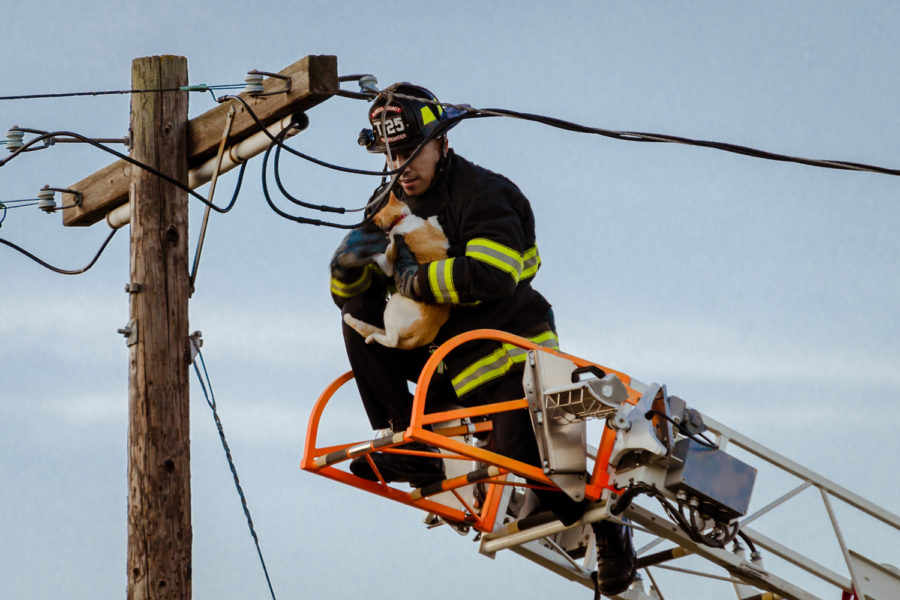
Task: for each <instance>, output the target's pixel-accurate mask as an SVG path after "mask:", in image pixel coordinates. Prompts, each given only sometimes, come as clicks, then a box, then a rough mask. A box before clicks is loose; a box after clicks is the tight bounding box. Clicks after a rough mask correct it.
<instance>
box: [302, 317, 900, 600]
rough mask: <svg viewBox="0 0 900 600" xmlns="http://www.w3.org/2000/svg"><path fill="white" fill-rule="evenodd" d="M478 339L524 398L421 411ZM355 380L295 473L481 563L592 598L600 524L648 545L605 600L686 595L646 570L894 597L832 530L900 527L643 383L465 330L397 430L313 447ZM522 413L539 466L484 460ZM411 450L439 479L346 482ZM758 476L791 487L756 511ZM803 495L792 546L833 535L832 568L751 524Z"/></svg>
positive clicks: (501, 335) (741, 595)
mask: <svg viewBox="0 0 900 600" xmlns="http://www.w3.org/2000/svg"><path fill="white" fill-rule="evenodd" d="M476 339H491V340H496V341H498V342H501V343H502V344H503V345H504V348H506V349H507V352H508V353H509V354H510V356H511V358H512V360H515V361H517V362H518V361H521V362H523V364H524V375H523V388H524V390H525V398H521V399H513V400H507V401H502V402H497V403H494V404H489V405H483V406H476V407H459V406H438V407H433V406H428V405H427V404H426V401H425V399H426V395H427V390H428V386H429V383H430V381H431V378H432V376H433V374H434V373H435V371H436V370H437V369H438V368H439V366H440V365H441V363H442V361H443V360H444V358H445V357H446V356H447V354H449V353H450V352H451V351H452V350H453V349H455V348H457V347H459V346H460V345H461V344H464V343H466V342H469V341H472V340H476ZM352 378H353V374H352V372H349V373H345V374H344V375H342V376H340V377H338V378H337V379H336V380H335V381H334V382H332V383H331V384H330V385H329V386H328V387H327V388H326V389H325V390H324V391H323V392H322V394H321V395H320V396H319V398H318V400H317V401H316V404H315V406H314V408H313V410H312V413H311V415H310V420H309V424H308V427H307V437H306V444H305V448H304V456H303V458H302V461H301V468H302V469H304V470H307V471H310V472H313V473H317V474H319V475H322V476H325V477H328V478H331V479H334V480H336V481H339V482H341V483H344V484H347V485H350V486H353V487H356V488H358V489H361V490H364V491H366V492H370V493H372V494H376V495H379V496H382V497H384V498H387V499H390V500H393V501H396V502H399V503H402V504H406V505H408V506H411V507H415V508H418V509H420V510H422V511H425V513H426V516H425V523H426V526H428V527H435V526H437V525H444V524H446V525H448V526H450V527H452V528H453V529H455V530H456V531H458V532H459V533H461V534H464V535H468V534H469V533H470V532H472V531H474V532H475V537H474V539H475V540H476V541H477V542H478V543H479V552H480V553H481V554H483V555H485V556H488V557H491V558H493V557H494V555H495V554H496V553H497V552H499V551H501V550H511V551H512V552H515V553H517V554H519V555H521V556H523V557H524V558H526V559H528V560H530V561H532V562H534V563H536V564H538V565H540V566H542V567H544V568H546V569H549V570H550V571H552V572H554V573H557V574H559V575H561V576H563V577H565V578H566V579H569V580H572V581H575V582H578V583H581V584H583V585H584V586H586V587H588V588H591V589H594V588H595V582H594V579H593V578H592V572H593V571H594V568H593V566H594V565H595V564H596V549H595V544H594V540H593V532H592V528H591V527H590V524H591V523H593V522H596V521H600V520H602V519H610V520H613V521H615V522H619V523H625V524H626V525H628V526H629V527H632V529H633V530H634V531H636V532H640V534H641V536H642V537H643V538H646V539H647V540H648V541H647V542H646V543H645V544H643V545H642V546H639V547H638V548H637V555H638V557H637V566H638V576H637V577H636V579H635V582H634V583H633V584H632V585H631V587H630V588H629V589H628V590H627V591H625V592H623V593H621V594H619V595H618V596H615V597H614V598H615V599H616V600H672V599H673V598H678V597H682V598H693V597H694V596H693V595H691V594H682V595H680V596H673V595H671V594H670V593H667V592H664V591H663V590H661V589H660V585H659V583H658V581H657V580H656V578H654V576H653V571H654V570H656V569H666V570H667V573H672V572H675V573H682V574H684V575H685V576H689V577H696V576H702V577H707V578H711V579H714V580H721V581H722V582H723V583H722V584H721V585H724V586H726V588H728V595H726V594H724V593H719V594H718V595H717V597H719V598H725V597H729V596H730V597H735V598H737V599H738V600H777V599H790V600H862V599H863V598H868V599H869V600H897V599H900V569H898V568H897V567H896V566H894V565H892V564H889V563H888V562H886V561H885V557H881V560H874V559H872V558H869V557H867V556H865V555H863V554H862V553H861V552H859V551H857V550H854V549H852V548H850V547H849V546H848V543H847V541H846V537H845V534H844V531H845V529H844V528H842V525H841V519H842V518H843V519H845V520H847V511H851V515H850V517H849V520H850V522H852V523H854V524H855V523H856V519H857V517H859V516H860V515H865V516H866V518H868V519H873V520H874V522H876V523H877V525H878V526H879V528H880V529H881V530H882V531H884V530H885V528H887V531H891V532H892V533H893V534H897V533H898V532H900V517H898V516H897V515H896V514H893V513H891V512H890V511H888V510H885V509H884V508H881V507H879V506H877V505H875V504H874V503H872V502H869V501H867V500H865V499H864V498H862V497H860V496H859V495H858V494H856V493H854V492H852V491H850V490H849V489H846V488H844V487H842V486H840V485H838V484H836V483H834V482H832V481H830V480H828V479H826V478H825V477H822V476H821V475H819V474H817V473H815V472H813V471H812V470H810V469H807V468H804V467H802V466H801V465H799V464H797V463H795V462H793V461H791V460H789V459H788V458H786V457H784V456H782V455H780V454H778V453H776V452H774V451H772V450H770V449H769V448H767V447H765V446H764V445H762V444H760V443H758V442H755V441H753V440H751V439H750V438H748V437H746V436H744V435H742V434H740V433H738V432H737V431H734V430H733V429H731V428H729V427H727V426H726V425H724V424H722V423H719V422H718V421H716V420H714V419H713V418H711V417H709V416H707V415H704V414H702V413H700V412H699V411H697V410H695V409H693V408H691V407H690V406H688V404H687V403H686V402H685V401H684V400H682V399H681V398H679V397H677V396H675V395H670V394H669V393H668V390H667V389H666V387H665V386H664V385H660V384H656V383H650V384H646V383H643V382H641V381H638V380H637V379H635V378H633V377H630V376H629V375H627V374H625V373H623V372H620V371H616V370H614V369H611V368H608V367H605V366H602V365H599V364H596V363H593V362H591V361H588V360H585V359H583V358H580V357H576V356H573V355H569V354H565V353H562V352H558V351H555V350H552V349H549V348H547V347H543V346H540V345H537V344H535V343H533V342H531V341H529V340H526V339H524V338H520V337H517V336H514V335H511V334H509V333H505V332H501V331H497V330H489V329H482V330H476V331H471V332H467V333H464V334H461V335H459V336H456V337H454V338H452V339H450V340H448V341H447V342H445V343H444V344H443V345H441V346H440V347H439V348H438V349H437V350H435V351H434V353H433V354H432V355H431V358H430V359H429V360H428V362H427V363H426V365H425V367H424V368H423V370H422V373H421V375H420V377H419V379H418V382H417V384H416V390H415V394H414V399H413V408H412V415H411V420H410V426H409V427H408V428H407V429H406V430H405V431H399V432H393V433H392V434H391V435H388V436H385V437H378V438H376V439H372V440H363V441H351V442H347V443H341V444H337V445H329V446H322V447H320V446H319V445H318V437H319V428H320V424H321V421H322V418H323V416H324V413H325V409H326V407H327V406H328V404H329V401H330V400H331V399H332V398H333V397H334V396H335V394H336V393H337V392H338V390H339V389H340V388H341V387H342V386H343V385H344V384H346V383H347V382H349V381H350V380H351V379H352ZM522 409H527V410H528V411H529V413H530V416H531V422H532V425H533V427H534V431H535V437H536V439H537V442H538V448H539V450H540V455H541V466H540V467H538V466H534V465H529V464H526V463H523V462H520V461H517V460H514V459H512V458H509V457H506V456H503V455H502V454H498V453H496V452H493V451H492V450H491V449H490V448H489V446H488V445H487V443H486V441H485V440H486V439H487V437H488V434H489V432H490V431H491V417H492V415H496V414H499V413H502V412H505V411H512V410H522ZM592 422H594V423H593V424H592ZM596 423H602V427H601V428H600V433H599V434H598V435H599V439H597V440H596V444H591V443H589V441H588V432H589V431H591V432H592V433H593V432H595V430H596V429H597V427H596V426H595V425H596ZM589 424H592V427H591V428H589V427H588V425H589ZM413 441H416V442H422V443H424V444H427V445H429V446H432V447H434V448H437V449H438V451H439V453H440V456H441V458H442V459H443V460H444V464H445V471H446V475H445V479H444V480H442V481H437V482H434V483H430V484H427V485H425V486H423V487H420V488H415V489H412V490H409V489H401V488H400V487H398V486H396V485H392V484H390V483H387V482H385V481H384V480H383V479H382V480H381V481H378V482H375V481H368V480H365V479H362V478H359V477H356V476H355V475H353V474H352V473H350V472H349V471H348V470H347V468H346V467H347V464H348V462H349V461H350V460H351V459H353V458H356V457H366V456H367V455H369V454H371V453H372V452H387V453H400V454H403V453H406V454H424V453H423V452H420V451H416V450H404V446H405V445H406V444H408V443H410V442H413ZM592 441H593V440H592ZM736 455H739V456H740V458H738V456H736ZM373 468H374V464H373ZM375 470H376V472H377V469H375ZM379 476H380V475H379ZM762 477H767V478H771V479H772V480H774V481H776V482H777V485H779V486H782V485H784V482H785V481H787V482H788V483H789V488H788V489H787V490H786V491H785V492H784V493H783V494H782V495H781V496H780V497H778V498H776V499H774V500H772V501H770V502H769V503H768V504H766V505H765V506H763V507H760V508H757V509H755V510H754V511H752V512H751V511H750V501H751V495H752V492H753V489H754V487H755V486H756V485H757V483H759V482H758V481H757V479H758V478H762ZM536 486H540V487H543V488H544V489H551V490H558V491H560V492H561V493H565V494H567V495H568V496H569V497H571V498H572V499H573V500H576V501H580V500H586V501H587V502H588V508H587V510H586V511H585V513H584V515H583V517H582V518H581V519H580V520H579V521H577V522H576V523H574V524H572V525H569V526H566V525H563V523H561V522H560V521H559V520H557V519H556V518H555V517H554V516H553V515H552V514H551V513H549V512H548V513H543V512H540V510H539V508H538V509H537V510H535V504H536V502H535V500H536V499H535V495H534V494H533V493H531V491H530V488H534V487H536ZM811 494H812V495H813V496H816V495H817V496H818V497H819V498H818V499H817V500H818V501H820V502H821V506H822V507H823V508H824V513H825V515H826V516H827V518H826V520H825V522H824V523H821V524H819V525H817V526H816V527H815V528H814V529H813V530H812V531H807V532H805V533H803V534H801V537H805V538H807V539H806V540H800V541H806V542H808V541H809V538H815V539H816V540H821V541H820V542H817V543H819V544H825V543H826V542H827V541H828V540H829V539H830V540H831V541H832V543H835V544H836V546H837V547H838V548H839V549H840V556H841V563H842V565H841V568H840V569H835V568H832V567H833V565H830V566H826V565H825V564H823V562H821V561H819V560H816V559H814V558H812V557H811V556H810V552H809V551H808V550H805V549H797V547H796V544H795V545H794V546H795V547H791V545H790V541H789V540H787V539H785V538H788V537H791V534H793V533H794V532H793V531H791V530H792V529H793V528H791V527H785V528H783V530H780V531H779V536H778V537H777V538H776V537H773V536H770V535H767V534H764V533H763V532H762V531H759V530H757V529H754V528H753V527H751V526H750V525H751V524H752V523H753V522H754V521H755V520H757V519H759V518H761V517H763V516H766V515H769V514H770V513H771V514H775V512H776V511H777V512H778V513H785V512H788V511H790V510H791V509H792V508H794V509H796V507H792V504H793V503H795V502H796V501H794V498H795V497H797V496H800V495H806V496H807V497H809V496H810V495H811ZM792 501H793V502H792ZM835 501H839V506H838V508H839V510H838V509H836V505H837V503H836V502H835ZM802 511H803V514H802V515H798V516H797V517H793V516H791V515H790V514H788V515H786V516H785V517H783V518H787V519H788V520H789V521H794V522H801V521H808V520H810V519H811V517H812V515H811V514H810V512H811V511H810V510H809V509H808V508H807V507H806V505H804V507H803V508H802ZM820 512H821V511H820ZM795 537H796V534H795ZM636 539H637V538H636ZM897 541H900V540H897ZM895 543H896V542H895ZM658 546H664V547H663V548H661V549H658V548H657V547H658ZM894 547H897V546H896V545H895V546H894ZM689 556H692V557H694V558H693V560H694V562H695V563H696V561H697V559H698V558H699V559H700V560H701V561H705V562H706V563H709V564H711V565H714V566H715V567H718V569H717V572H718V573H719V574H716V573H715V572H713V573H710V572H706V571H699V572H698V571H696V570H691V569H684V568H681V567H679V566H676V564H678V563H679V562H681V561H682V559H684V557H689ZM763 557H765V558H766V561H765V562H764V561H763ZM893 560H894V561H895V562H896V555H895V557H894V558H893ZM776 562H777V565H776V564H775V563H776ZM767 563H768V564H767ZM776 567H780V568H776ZM651 568H652V569H653V570H651ZM657 572H658V571H657ZM648 580H649V581H648ZM811 590H816V593H818V592H819V591H820V590H825V593H824V595H822V596H820V595H816V593H814V592H813V591H811Z"/></svg>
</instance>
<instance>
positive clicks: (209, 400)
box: [192, 344, 276, 600]
mask: <svg viewBox="0 0 900 600" xmlns="http://www.w3.org/2000/svg"><path fill="white" fill-rule="evenodd" d="M192 346H193V348H194V349H196V350H197V358H199V359H200V364H201V365H202V367H203V375H204V376H205V377H206V383H204V381H203V379H204V378H203V377H202V376H201V375H200V369H199V368H198V367H197V361H196V360H194V361H193V364H194V372H195V373H197V379H198V381H199V382H200V388H201V389H202V390H203V396H204V397H205V398H206V404H207V405H209V408H210V409H211V410H212V414H213V419H214V420H215V422H216V429H217V430H218V432H219V439H220V440H222V447H223V448H224V449H225V458H226V459H227V460H228V468H229V469H231V475H232V477H233V479H234V487H235V488H236V489H237V493H238V496H239V497H240V499H241V506H242V507H243V509H244V516H245V517H246V518H247V526H248V527H249V528H250V535H251V537H252V538H253V543H254V544H256V553H257V555H258V556H259V562H260V564H261V565H262V569H263V573H264V574H265V576H266V583H267V584H268V586H269V594H271V596H272V600H276V599H275V591H274V590H273V589H272V580H271V579H270V578H269V570H268V569H267V568H266V561H265V559H264V558H263V554H262V549H261V548H260V546H259V537H258V536H257V535H256V529H255V528H254V527H253V518H252V517H251V516H250V509H249V508H248V506H247V498H246V496H244V489H243V488H242V487H241V481H240V479H239V478H238V474H237V468H236V467H235V466H234V459H233V458H232V457H231V449H230V448H229V447H228V442H227V441H226V439H225V429H224V427H222V420H221V419H219V412H218V410H217V408H216V396H215V394H214V393H213V389H212V381H210V379H209V372H208V371H207V370H206V361H205V360H203V353H202V352H200V348H199V345H197V344H192ZM207 386H209V389H208V391H207Z"/></svg>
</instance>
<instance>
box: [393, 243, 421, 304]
mask: <svg viewBox="0 0 900 600" xmlns="http://www.w3.org/2000/svg"><path fill="white" fill-rule="evenodd" d="M394 246H395V251H396V253H395V255H394V285H395V286H397V291H398V292H400V293H401V294H403V295H404V296H406V297H407V298H412V299H413V300H422V299H423V298H422V293H421V291H420V290H419V285H418V283H417V280H418V277H417V275H418V274H419V261H417V260H416V257H415V256H414V255H413V253H412V250H410V249H409V246H407V245H406V240H405V239H403V236H402V235H400V234H394Z"/></svg>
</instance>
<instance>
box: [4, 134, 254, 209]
mask: <svg viewBox="0 0 900 600" xmlns="http://www.w3.org/2000/svg"><path fill="white" fill-rule="evenodd" d="M63 135H64V136H68V137H72V138H75V139H76V140H80V141H82V142H84V143H86V144H90V145H92V146H94V147H95V148H98V149H100V150H103V151H104V152H107V153H109V154H112V155H113V156H115V157H117V158H120V159H122V160H124V161H125V162H127V163H129V164H132V165H135V166H136V167H139V168H141V169H143V170H145V171H147V172H148V173H152V174H153V175H156V176H157V177H159V178H160V179H162V180H164V181H167V182H168V183H171V184H172V185H174V186H175V187H177V188H179V189H181V190H184V191H185V192H187V193H188V194H190V195H191V196H193V197H194V198H196V199H198V200H200V202H202V203H203V204H205V205H206V206H208V207H210V208H211V209H213V210H214V211H216V212H217V213H220V214H225V213H227V212H228V211H230V210H231V209H232V208H233V207H234V200H236V198H237V196H235V197H233V198H232V202H231V203H230V204H229V205H228V206H226V207H225V208H221V207H219V206H216V205H215V204H213V203H212V202H210V201H209V200H207V199H206V198H204V197H203V196H201V195H200V194H198V193H197V192H195V191H194V190H192V189H191V188H190V187H188V186H187V185H185V184H183V183H181V182H180V181H178V180H177V179H175V178H174V177H169V176H168V175H166V174H165V173H163V172H161V171H159V170H157V169H154V168H153V167H151V166H150V165H148V164H145V163H142V162H141V161H139V160H136V159H134V158H132V157H130V156H128V155H127V154H122V153H121V152H118V151H116V150H113V149H112V148H110V147H108V146H105V145H104V144H101V143H99V142H96V141H94V140H92V139H90V138H87V137H85V136H83V135H81V134H78V133H75V132H73V131H51V132H48V133H45V134H43V135H39V136H37V137H35V138H33V139H31V140H29V141H28V143H26V144H24V145H23V146H22V147H20V148H19V149H17V150H16V151H15V152H13V153H12V154H11V155H9V156H7V157H6V158H4V159H3V160H0V167H2V166H4V165H5V164H6V163H8V162H9V161H11V160H12V159H14V158H15V157H17V156H18V155H19V154H20V153H21V152H25V151H26V150H27V148H28V147H29V146H31V145H33V144H36V143H37V142H39V141H42V140H44V139H46V138H49V137H56V136H63Z"/></svg>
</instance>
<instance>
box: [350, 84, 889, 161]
mask: <svg viewBox="0 0 900 600" xmlns="http://www.w3.org/2000/svg"><path fill="white" fill-rule="evenodd" d="M360 95H362V96H365V97H366V98H367V99H369V98H373V97H376V96H377V94H375V93H374V92H361V93H360ZM394 96H395V97H398V98H406V99H412V100H417V101H419V102H425V103H428V104H432V105H435V106H440V107H443V108H450V109H455V110H458V111H464V112H465V113H468V114H471V115H477V116H481V117H510V118H516V119H523V120H526V121H534V122H537V123H542V124H544V125H549V126H551V127H555V128H558V129H563V130H566V131H573V132H576V133H590V134H595V135H602V136H605V137H609V138H613V139H617V140H622V141H630V142H654V143H669V144H684V145H689V146H699V147H704V148H712V149H715V150H722V151H724V152H731V153H734V154H742V155H744V156H751V157H754V158H762V159H766V160H774V161H781V162H792V163H798V164H803V165H808V166H813V167H821V168H825V169H838V170H844V171H865V172H870V173H880V174H882V175H893V176H900V169H890V168H887V167H880V166H877V165H871V164H866V163H858V162H850V161H842V160H830V159H811V158H803V157H798V156H789V155H786V154H778V153H775V152H769V151H767V150H759V149H756V148H751V147H749V146H742V145H739V144H732V143H729V142H716V141H710V140H699V139H694V138H688V137H682V136H675V135H668V134H659V133H645V132H639V131H617V130H613V129H603V128H600V127H589V126H586V125H579V124H577V123H573V122H571V121H566V120H564V119H559V118H556V117H548V116H545V115H537V114H532V113H525V112H519V111H514V110H509V109H503V108H473V107H471V106H469V105H467V104H450V103H445V102H437V101H433V100H429V99H426V98H419V97H416V96H409V95H406V94H396V93H395V94H394ZM461 118H462V117H459V116H455V117H451V118H450V119H447V120H445V121H443V122H442V123H447V122H448V121H453V120H454V119H461Z"/></svg>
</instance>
